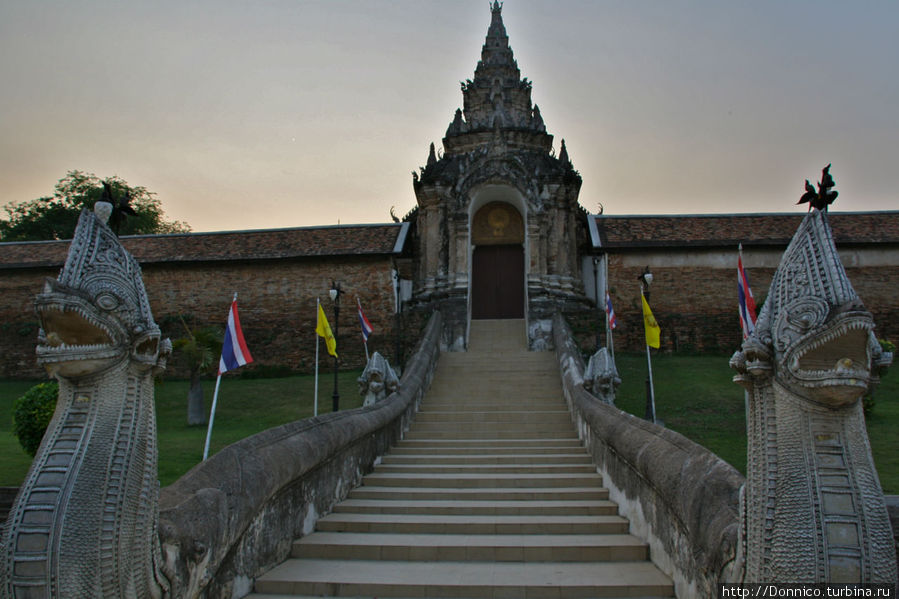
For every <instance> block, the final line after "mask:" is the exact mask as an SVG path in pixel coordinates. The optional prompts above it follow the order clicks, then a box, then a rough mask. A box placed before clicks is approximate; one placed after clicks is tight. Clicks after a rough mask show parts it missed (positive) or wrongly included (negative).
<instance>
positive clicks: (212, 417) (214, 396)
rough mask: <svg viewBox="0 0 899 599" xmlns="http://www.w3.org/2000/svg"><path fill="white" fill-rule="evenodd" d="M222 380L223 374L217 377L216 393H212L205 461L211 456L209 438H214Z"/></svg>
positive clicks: (204, 450) (204, 452) (204, 453)
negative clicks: (213, 431)
mask: <svg viewBox="0 0 899 599" xmlns="http://www.w3.org/2000/svg"><path fill="white" fill-rule="evenodd" d="M221 382H222V374H221V373H219V375H218V378H216V379H215V393H213V394H212V410H211V411H210V412H209V427H208V428H207V429H206V445H205V446H204V447H203V461H204V462H205V461H206V458H208V457H209V440H210V439H211V438H212V422H213V420H215V406H216V404H217V403H218V398H219V384H220V383H221Z"/></svg>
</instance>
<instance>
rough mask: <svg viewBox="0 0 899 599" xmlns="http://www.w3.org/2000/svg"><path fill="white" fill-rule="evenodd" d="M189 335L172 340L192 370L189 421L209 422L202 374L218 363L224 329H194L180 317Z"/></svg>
mask: <svg viewBox="0 0 899 599" xmlns="http://www.w3.org/2000/svg"><path fill="white" fill-rule="evenodd" d="M181 323H182V324H183V325H184V329H185V330H186V331H187V336H186V337H182V338H180V339H176V340H175V341H174V342H172V347H173V349H175V350H177V351H179V352H180V354H181V357H182V358H183V360H184V361H185V362H186V363H187V368H188V370H189V371H190V389H189V390H188V392H187V424H188V425H191V426H192V425H195V424H203V423H204V422H206V407H205V406H204V405H203V383H202V381H201V380H200V375H201V374H204V373H208V372H210V371H211V370H212V367H213V366H218V361H217V358H218V356H219V355H221V353H222V338H223V335H224V333H223V332H222V329H220V328H219V327H216V326H206V327H199V328H195V329H193V330H191V329H190V327H188V326H187V323H186V322H184V319H183V318H182V319H181Z"/></svg>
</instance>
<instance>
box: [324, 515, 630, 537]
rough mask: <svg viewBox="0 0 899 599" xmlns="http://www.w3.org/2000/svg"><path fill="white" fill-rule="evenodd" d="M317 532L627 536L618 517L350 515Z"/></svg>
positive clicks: (327, 520)
mask: <svg viewBox="0 0 899 599" xmlns="http://www.w3.org/2000/svg"><path fill="white" fill-rule="evenodd" d="M316 531H324V532H369V533H396V534H435V535H439V534H473V535H474V534H479V535H502V534H560V535H563V534H627V531H628V521H627V520H626V519H625V518H622V517H621V516H618V515H612V516H607V515H585V516H545V515H540V516H497V515H490V516H477V515H460V516H455V515H452V514H441V515H428V514H351V513H335V512H332V513H330V514H328V515H327V516H323V517H321V518H319V520H318V523H317V524H316Z"/></svg>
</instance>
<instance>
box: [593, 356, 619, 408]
mask: <svg viewBox="0 0 899 599" xmlns="http://www.w3.org/2000/svg"><path fill="white" fill-rule="evenodd" d="M620 384H621V377H620V376H618V369H617V368H616V367H615V360H614V359H613V358H612V354H611V353H610V352H609V349H608V348H606V347H601V348H599V350H598V351H597V352H596V353H595V354H593V355H592V356H590V360H589V362H587V369H586V370H585V371H584V389H586V390H587V391H589V392H590V393H592V394H593V395H595V396H596V397H598V398H600V399H601V400H603V401H604V402H606V403H608V404H613V405H614V403H615V391H616V390H617V389H618V386H619V385H620Z"/></svg>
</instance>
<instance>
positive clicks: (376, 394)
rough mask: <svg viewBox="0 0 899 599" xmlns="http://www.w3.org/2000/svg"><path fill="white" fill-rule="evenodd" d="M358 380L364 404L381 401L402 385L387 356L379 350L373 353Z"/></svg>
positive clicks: (368, 404)
mask: <svg viewBox="0 0 899 599" xmlns="http://www.w3.org/2000/svg"><path fill="white" fill-rule="evenodd" d="M357 382H358V383H359V395H361V396H362V397H363V401H362V405H363V406H370V405H372V404H373V403H375V402H378V401H381V400H382V399H384V398H386V397H387V396H388V395H390V394H391V393H393V392H394V391H396V390H397V389H399V387H400V379H399V377H398V376H397V375H396V372H394V370H393V368H391V366H390V363H389V362H388V361H387V358H385V357H384V356H382V355H381V354H380V353H378V352H375V353H373V354H372V355H371V359H369V361H368V363H367V364H366V365H365V370H363V371H362V375H361V376H360V377H359V378H358V379H357Z"/></svg>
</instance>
